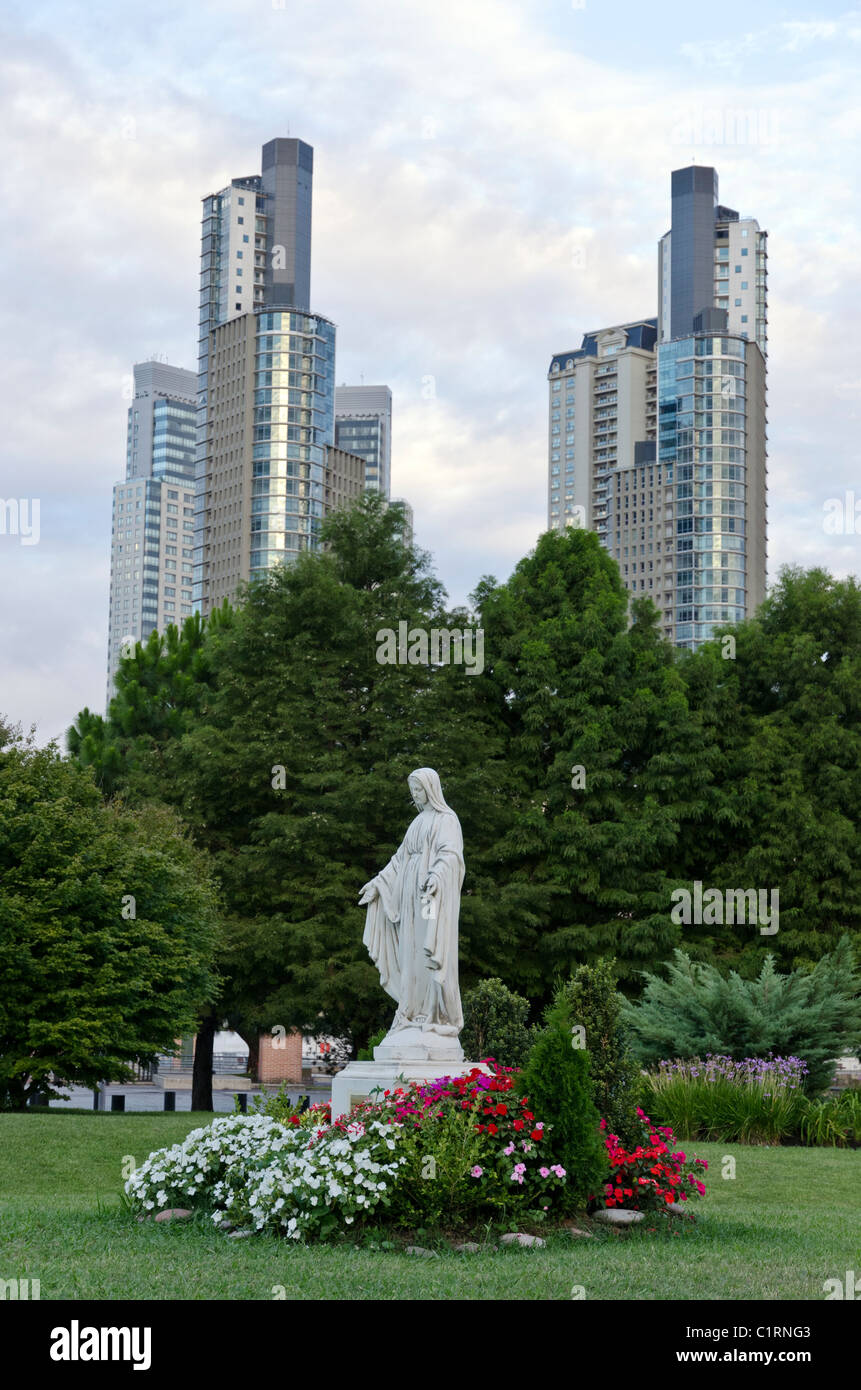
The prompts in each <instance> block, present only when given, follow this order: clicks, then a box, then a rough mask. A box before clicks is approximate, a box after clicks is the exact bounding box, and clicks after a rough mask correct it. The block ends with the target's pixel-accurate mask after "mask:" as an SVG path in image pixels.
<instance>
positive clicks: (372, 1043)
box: [356, 1028, 389, 1062]
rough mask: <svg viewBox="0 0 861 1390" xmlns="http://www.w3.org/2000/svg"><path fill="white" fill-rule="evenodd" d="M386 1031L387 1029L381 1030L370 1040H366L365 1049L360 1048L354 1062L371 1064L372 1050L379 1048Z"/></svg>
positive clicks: (372, 1058)
mask: <svg viewBox="0 0 861 1390" xmlns="http://www.w3.org/2000/svg"><path fill="white" fill-rule="evenodd" d="M388 1031H389V1030H388V1028H381V1029H380V1031H379V1033H375V1034H374V1036H373V1037H372V1038H368V1045H367V1047H360V1048H359V1051H358V1052H357V1053H356V1061H357V1062H373V1060H374V1048H375V1047H379V1045H380V1043H381V1042H382V1041H383V1038H384V1037H385V1036H386V1034H387V1033H388Z"/></svg>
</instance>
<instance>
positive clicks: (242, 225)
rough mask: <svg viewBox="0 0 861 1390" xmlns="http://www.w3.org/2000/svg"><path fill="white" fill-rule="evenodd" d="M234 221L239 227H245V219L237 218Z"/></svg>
mask: <svg viewBox="0 0 861 1390" xmlns="http://www.w3.org/2000/svg"><path fill="white" fill-rule="evenodd" d="M236 221H237V222H238V223H239V226H240V227H244V226H245V218H244V217H237V219H236Z"/></svg>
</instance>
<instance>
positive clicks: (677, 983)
mask: <svg viewBox="0 0 861 1390" xmlns="http://www.w3.org/2000/svg"><path fill="white" fill-rule="evenodd" d="M622 1018H623V1020H624V1022H625V1023H626V1024H627V1025H628V1027H629V1029H630V1033H631V1045H632V1048H633V1050H634V1053H635V1055H636V1056H637V1057H638V1059H639V1060H640V1061H641V1062H642V1063H644V1064H645V1065H647V1066H649V1067H651V1066H654V1065H656V1064H657V1063H659V1062H661V1061H664V1060H667V1061H669V1060H690V1059H692V1058H695V1057H704V1056H705V1055H706V1054H707V1053H713V1054H715V1055H718V1054H720V1055H723V1056H726V1057H729V1058H731V1059H732V1060H733V1061H742V1060H743V1059H745V1058H762V1059H764V1058H767V1057H769V1056H771V1055H779V1056H782V1057H789V1056H792V1057H798V1058H800V1059H801V1060H802V1061H803V1062H805V1063H806V1065H807V1074H806V1076H805V1091H806V1092H807V1094H809V1095H817V1094H818V1093H819V1092H821V1091H822V1090H824V1088H825V1087H826V1086H828V1084H829V1082H830V1081H831V1078H832V1076H833V1075H834V1066H835V1062H836V1059H837V1058H838V1057H841V1056H852V1055H854V1054H855V1053H856V1052H857V1050H858V1048H859V1044H861V973H859V970H858V967H857V963H856V960H855V952H854V949H853V945H852V941H851V938H850V937H849V936H848V935H846V936H843V937H841V939H840V941H839V942H838V944H837V946H836V947H835V949H834V950H833V951H831V952H830V953H829V954H828V955H824V956H822V958H821V959H820V960H819V961H817V963H816V965H815V966H813V968H812V969H809V970H793V971H790V972H789V973H788V974H781V973H780V972H779V971H778V970H777V969H776V968H775V963H774V957H773V956H771V955H768V956H766V959H765V963H764V964H763V967H762V969H761V971H760V973H759V975H758V976H757V977H756V979H754V980H745V979H742V977H741V976H740V975H739V974H737V973H736V971H734V970H732V971H730V972H729V974H727V975H722V974H721V972H720V971H719V970H718V969H717V967H716V966H714V965H704V964H698V963H697V962H695V961H693V960H692V959H691V958H690V956H688V955H686V954H685V952H684V951H675V952H674V959H673V962H672V963H671V964H669V965H668V966H667V979H665V980H663V979H660V978H659V977H658V976H656V975H646V988H645V990H644V992H643V996H642V998H641V999H640V1001H639V1002H638V1003H637V1004H631V1003H629V1002H628V1001H625V1003H624V1004H623V1006H622Z"/></svg>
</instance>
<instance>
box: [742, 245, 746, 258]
mask: <svg viewBox="0 0 861 1390" xmlns="http://www.w3.org/2000/svg"><path fill="white" fill-rule="evenodd" d="M741 254H742V255H743V256H746V255H747V247H746V246H743V247H742V248H741Z"/></svg>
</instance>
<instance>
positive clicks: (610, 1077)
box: [564, 959, 640, 1140]
mask: <svg viewBox="0 0 861 1390" xmlns="http://www.w3.org/2000/svg"><path fill="white" fill-rule="evenodd" d="M613 967H614V962H613V961H611V960H604V959H602V960H599V961H597V962H596V963H595V965H581V966H578V968H577V969H576V970H575V971H574V973H573V975H572V976H571V979H570V980H569V981H567V983H566V984H565V987H564V988H565V995H566V997H567V999H568V1002H569V1004H570V1006H571V1017H572V1019H573V1021H574V1023H575V1025H576V1026H577V1027H578V1028H582V1029H583V1043H584V1045H585V1048H586V1051H587V1052H588V1054H589V1075H590V1079H591V1083H592V1099H593V1100H594V1102H595V1106H596V1109H597V1111H598V1114H599V1115H600V1116H601V1118H602V1119H605V1120H606V1121H607V1127H608V1129H609V1131H610V1133H611V1134H618V1135H619V1137H620V1138H621V1139H623V1140H627V1139H628V1138H629V1136H631V1135H632V1134H633V1132H634V1130H633V1126H634V1115H635V1112H636V1109H637V1105H638V1102H639V1096H640V1068H639V1066H638V1065H637V1063H636V1061H635V1060H634V1057H633V1054H632V1052H631V1049H630V1047H629V1045H628V1039H627V1034H626V1029H625V1026H624V1024H623V1022H622V1017H621V1011H622V1005H623V1003H624V1000H623V998H622V996H621V995H620V994H619V992H618V990H617V988H616V976H615V973H614V969H613Z"/></svg>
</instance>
